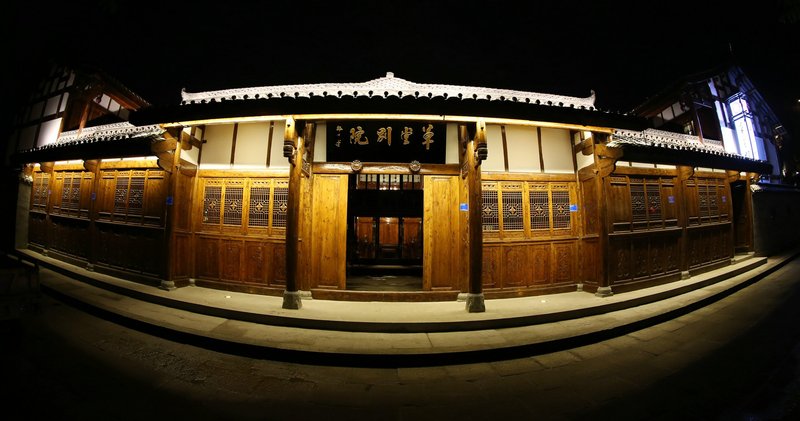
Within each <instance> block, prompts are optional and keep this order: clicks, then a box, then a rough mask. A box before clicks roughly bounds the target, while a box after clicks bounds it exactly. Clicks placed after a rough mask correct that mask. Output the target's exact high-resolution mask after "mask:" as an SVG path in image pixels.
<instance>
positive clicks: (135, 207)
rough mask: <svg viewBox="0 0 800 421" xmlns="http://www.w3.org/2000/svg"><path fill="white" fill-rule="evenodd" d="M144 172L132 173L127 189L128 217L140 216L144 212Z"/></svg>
mask: <svg viewBox="0 0 800 421" xmlns="http://www.w3.org/2000/svg"><path fill="white" fill-rule="evenodd" d="M145 174H146V173H145V172H144V171H134V174H133V176H132V177H131V182H130V186H129V188H128V215H129V216H134V215H135V216H140V215H142V213H143V211H144V184H145Z"/></svg>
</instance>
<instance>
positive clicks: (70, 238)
mask: <svg viewBox="0 0 800 421" xmlns="http://www.w3.org/2000/svg"><path fill="white" fill-rule="evenodd" d="M50 227H51V229H52V233H53V235H52V236H51V237H50V241H51V244H50V247H51V248H52V249H54V250H58V251H60V252H62V253H66V254H69V255H72V256H76V257H80V258H84V259H85V258H87V257H88V255H89V246H90V245H91V242H90V237H89V220H88V219H76V218H62V217H53V218H52V224H51V225H50Z"/></svg>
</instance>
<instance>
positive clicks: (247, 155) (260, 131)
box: [233, 122, 269, 168]
mask: <svg viewBox="0 0 800 421" xmlns="http://www.w3.org/2000/svg"><path fill="white" fill-rule="evenodd" d="M268 136H269V122H266V123H265V122H258V123H239V127H238V129H237V131H236V151H235V153H234V158H233V163H234V165H236V166H237V167H248V168H266V167H267V142H268V139H267V137H268Z"/></svg>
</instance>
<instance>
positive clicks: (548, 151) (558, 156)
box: [541, 127, 575, 174]
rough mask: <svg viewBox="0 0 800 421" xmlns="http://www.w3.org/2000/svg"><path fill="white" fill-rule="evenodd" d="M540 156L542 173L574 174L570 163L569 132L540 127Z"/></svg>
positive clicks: (570, 144)
mask: <svg viewBox="0 0 800 421" xmlns="http://www.w3.org/2000/svg"><path fill="white" fill-rule="evenodd" d="M541 142H542V156H543V157H544V172H546V173H569V174H574V173H575V167H574V166H573V163H572V139H570V137H569V130H566V129H551V128H547V127H542V139H541Z"/></svg>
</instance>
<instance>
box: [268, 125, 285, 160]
mask: <svg viewBox="0 0 800 421" xmlns="http://www.w3.org/2000/svg"><path fill="white" fill-rule="evenodd" d="M284 132H286V120H277V121H275V126H274V127H273V128H272V150H271V151H270V156H269V167H270V168H272V169H281V168H289V161H288V160H287V159H286V158H284V157H283V135H284Z"/></svg>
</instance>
